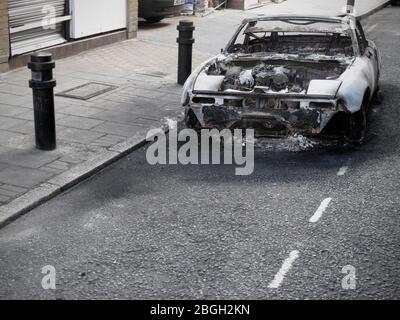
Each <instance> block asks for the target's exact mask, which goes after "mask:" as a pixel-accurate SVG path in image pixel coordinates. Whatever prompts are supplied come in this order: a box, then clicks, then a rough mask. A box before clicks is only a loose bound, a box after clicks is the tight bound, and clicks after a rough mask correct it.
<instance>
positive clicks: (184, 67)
mask: <svg viewBox="0 0 400 320" xmlns="http://www.w3.org/2000/svg"><path fill="white" fill-rule="evenodd" d="M177 29H178V30H179V38H178V39H177V40H176V41H177V42H178V43H179V56H178V84H181V85H183V84H185V81H186V79H187V78H189V76H190V74H191V73H192V52H193V43H194V39H193V31H194V29H195V28H194V25H193V21H189V20H181V21H179V25H178V28H177Z"/></svg>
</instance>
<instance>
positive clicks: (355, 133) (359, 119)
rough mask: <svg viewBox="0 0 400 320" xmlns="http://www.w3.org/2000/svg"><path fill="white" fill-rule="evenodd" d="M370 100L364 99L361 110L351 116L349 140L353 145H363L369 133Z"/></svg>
mask: <svg viewBox="0 0 400 320" xmlns="http://www.w3.org/2000/svg"><path fill="white" fill-rule="evenodd" d="M367 112H368V98H367V97H366V98H364V102H363V105H362V107H361V110H360V111H358V112H356V113H352V114H351V115H350V121H349V122H350V123H349V132H348V136H347V140H349V141H350V142H351V143H355V144H362V143H363V142H364V141H365V133H366V131H367Z"/></svg>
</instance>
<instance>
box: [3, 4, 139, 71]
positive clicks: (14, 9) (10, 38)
mask: <svg viewBox="0 0 400 320" xmlns="http://www.w3.org/2000/svg"><path fill="white" fill-rule="evenodd" d="M137 28H138V0H0V72H4V71H6V70H8V69H10V68H13V67H18V66H22V65H24V64H25V63H26V61H27V58H28V54H29V53H30V52H33V51H37V50H42V49H45V48H46V50H49V51H50V52H52V53H53V54H54V55H55V57H56V58H61V57H65V56H68V55H71V54H75V53H78V52H80V51H83V50H85V49H89V48H94V47H97V46H100V45H104V44H109V43H112V42H115V41H120V40H124V39H129V38H135V37H136V35H137Z"/></svg>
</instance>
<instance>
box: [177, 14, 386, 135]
mask: <svg viewBox="0 0 400 320" xmlns="http://www.w3.org/2000/svg"><path fill="white" fill-rule="evenodd" d="M380 68H381V57H380V54H379V52H378V49H377V47H376V46H375V44H374V43H373V42H372V41H370V40H367V39H366V38H365V35H364V32H363V28H362V26H361V23H360V22H359V21H357V19H356V18H355V17H353V16H344V17H323V16H311V17H305V16H259V17H257V18H254V19H247V20H244V21H243V22H242V24H241V25H240V27H239V28H238V30H237V31H236V33H235V34H234V36H233V38H232V39H231V41H230V42H229V43H228V45H227V47H226V48H225V49H224V50H222V52H221V54H219V55H218V56H216V57H214V58H212V59H210V60H208V61H206V62H204V63H203V64H202V65H200V66H199V67H198V68H197V70H195V71H194V72H193V73H192V75H191V76H190V77H189V79H188V80H187V82H186V83H185V86H184V90H183V95H182V104H183V106H184V107H185V109H186V112H185V120H186V125H187V126H188V127H190V128H197V129H201V128H217V129H222V128H231V129H235V128H241V129H246V128H252V129H255V133H256V135H258V136H270V137H284V136H288V135H291V134H301V135H304V136H318V137H324V138H339V137H346V138H347V139H348V140H351V141H362V140H363V137H364V132H365V129H366V123H367V111H368V106H369V104H370V102H371V100H372V99H373V97H374V95H375V94H376V93H377V91H378V88H379V87H378V81H379V75H380Z"/></svg>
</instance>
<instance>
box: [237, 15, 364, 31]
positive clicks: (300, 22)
mask: <svg viewBox="0 0 400 320" xmlns="http://www.w3.org/2000/svg"><path fill="white" fill-rule="evenodd" d="M260 21H280V22H287V23H290V24H292V25H293V26H292V27H289V28H288V27H285V28H284V29H281V31H296V30H297V31H308V32H310V31H312V30H313V29H314V30H315V31H326V32H329V31H332V29H329V28H321V27H318V28H313V27H312V24H314V23H330V24H332V25H334V26H335V32H340V31H345V30H348V29H350V28H352V26H354V25H355V21H356V18H355V17H354V16H351V15H344V16H321V15H318V16H316V15H307V16H305V15H259V16H256V17H253V18H247V19H244V20H243V22H242V23H243V24H249V23H250V24H251V23H252V22H260ZM248 29H249V31H254V32H255V31H279V28H272V29H271V28H262V27H261V28H258V27H250V28H248ZM251 29H253V30H251Z"/></svg>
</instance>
